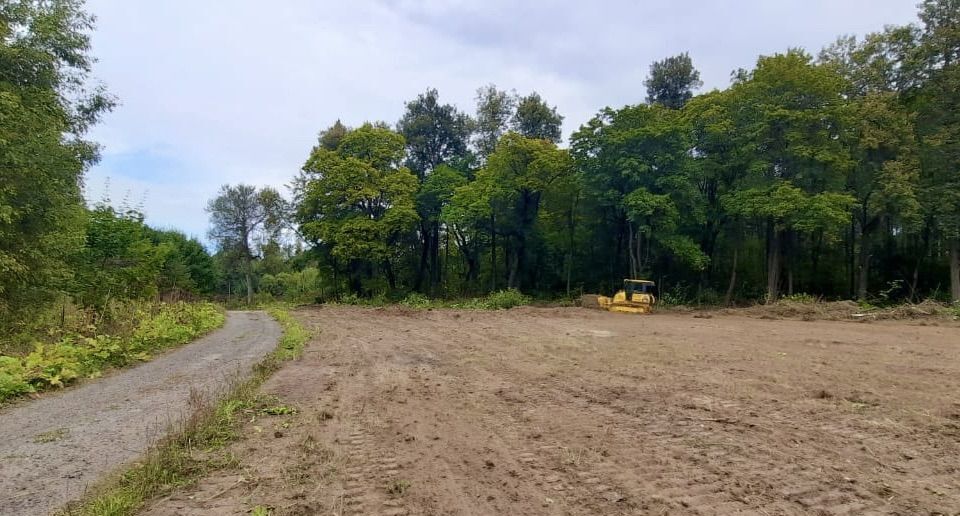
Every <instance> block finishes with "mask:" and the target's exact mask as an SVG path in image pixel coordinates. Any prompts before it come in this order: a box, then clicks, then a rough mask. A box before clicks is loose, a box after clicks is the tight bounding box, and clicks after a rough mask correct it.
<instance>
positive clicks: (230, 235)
mask: <svg viewBox="0 0 960 516" xmlns="http://www.w3.org/2000/svg"><path fill="white" fill-rule="evenodd" d="M286 211H287V208H286V202H285V201H284V200H283V197H281V196H280V194H279V192H277V191H276V190H274V189H273V188H269V187H265V188H260V189H258V188H256V187H254V186H250V185H245V184H239V185H236V186H231V185H223V186H222V187H221V188H220V193H219V194H218V195H217V197H216V198H214V199H212V200H211V201H210V203H209V204H208V205H207V212H208V213H209V214H210V224H211V228H210V238H211V239H212V240H213V241H215V242H216V243H217V247H218V248H219V250H220V251H221V252H222V253H225V254H226V255H228V256H233V257H234V258H235V259H236V260H237V261H238V262H239V265H240V269H241V271H242V274H243V277H244V281H245V283H246V289H247V303H248V304H249V303H253V259H254V258H255V254H254V250H255V249H256V246H257V241H258V240H261V241H266V240H269V239H270V238H271V237H274V238H275V237H276V235H277V234H278V233H279V232H280V231H281V229H282V227H283V225H284V223H285V220H286Z"/></svg>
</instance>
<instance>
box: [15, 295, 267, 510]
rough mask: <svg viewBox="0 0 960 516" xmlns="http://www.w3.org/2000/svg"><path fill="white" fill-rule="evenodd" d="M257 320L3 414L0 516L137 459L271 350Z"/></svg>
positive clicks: (234, 317) (79, 488)
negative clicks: (204, 401) (198, 406)
mask: <svg viewBox="0 0 960 516" xmlns="http://www.w3.org/2000/svg"><path fill="white" fill-rule="evenodd" d="M279 336H280V327H279V325H278V324H277V323H276V322H274V321H273V319H271V318H270V316H268V315H267V314H265V313H263V312H230V313H229V314H228V316H227V322H226V324H225V325H224V327H223V328H221V329H220V330H217V331H215V332H213V333H211V334H210V335H207V336H206V337H203V338H201V339H198V340H197V341H195V342H192V343H190V344H187V345H185V346H183V347H180V348H178V349H176V350H173V351H170V352H168V353H165V354H163V355H162V356H159V357H157V358H156V359H154V360H152V361H150V362H147V363H144V364H142V365H140V366H137V367H135V368H131V369H124V370H121V371H118V372H117V373H116V374H113V375H110V376H108V377H106V378H101V379H99V380H94V381H89V382H86V383H83V384H82V385H80V386H78V387H76V388H72V389H68V390H65V391H63V392H56V393H48V394H45V395H44V396H43V397H41V398H40V399H37V400H34V401H30V402H25V403H19V404H17V405H14V406H12V407H8V408H6V409H4V410H2V411H0V514H3V515H8V514H9V515H18V516H20V515H32V514H38V515H39V514H49V513H50V512H52V511H55V510H57V509H59V508H61V507H62V506H64V505H65V504H67V503H68V502H70V501H72V500H74V499H77V498H79V497H80V496H82V495H83V494H84V491H85V490H86V489H87V487H88V486H90V485H92V484H94V483H96V482H97V481H98V480H100V479H101V478H103V477H104V476H105V475H107V474H109V473H111V472H112V471H114V470H116V469H117V468H118V467H121V466H122V465H124V464H125V463H129V462H131V461H133V460H136V459H137V458H139V457H140V456H141V455H142V454H143V453H144V452H145V451H146V450H147V449H148V448H149V446H150V445H152V444H154V443H155V442H157V441H158V440H159V439H160V438H162V437H163V436H164V435H165V434H166V432H167V431H168V430H169V429H171V428H175V427H176V426H177V424H178V423H179V422H180V421H182V420H184V419H186V418H188V417H189V415H190V413H191V411H192V410H193V409H194V408H196V406H197V405H199V404H200V403H201V402H202V401H203V399H204V398H206V399H207V400H209V399H210V398H212V397H215V396H216V395H217V394H218V391H219V390H221V389H222V388H223V387H225V386H226V385H228V384H229V383H230V381H231V379H232V378H234V377H236V376H237V375H238V374H244V373H247V372H249V371H250V367H251V366H252V365H253V364H255V363H257V362H258V361H260V359H261V358H262V357H263V356H264V355H266V354H267V353H268V352H269V351H271V350H273V349H274V348H275V347H276V345H277V339H278V338H279Z"/></svg>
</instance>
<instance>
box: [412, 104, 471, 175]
mask: <svg viewBox="0 0 960 516" xmlns="http://www.w3.org/2000/svg"><path fill="white" fill-rule="evenodd" d="M471 125H472V123H471V120H470V117H468V116H467V115H466V114H464V113H461V112H460V111H459V110H458V109H457V108H456V107H455V106H453V105H451V104H440V100H439V94H438V93H437V90H436V89H433V88H430V89H428V90H427V91H426V92H424V93H421V94H420V95H419V96H417V98H416V99H414V100H411V101H410V102H407V105H406V111H405V112H404V114H403V118H401V119H400V121H399V122H397V132H399V133H400V134H401V135H403V138H404V139H405V140H406V144H407V167H408V168H409V169H410V170H412V171H413V172H415V173H416V174H417V177H418V178H419V179H420V181H421V182H422V181H423V179H424V177H426V175H427V174H429V173H430V171H431V170H433V169H434V168H435V167H436V166H437V165H440V164H441V163H446V162H448V161H449V160H451V159H453V158H456V157H460V156H462V155H464V154H466V152H467V143H468V142H469V138H470V132H471Z"/></svg>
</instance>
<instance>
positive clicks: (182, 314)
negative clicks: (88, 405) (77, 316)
mask: <svg viewBox="0 0 960 516" xmlns="http://www.w3.org/2000/svg"><path fill="white" fill-rule="evenodd" d="M130 316H131V317H132V321H137V324H136V326H135V327H134V329H133V330H132V331H131V332H130V333H128V334H122V335H108V334H99V333H96V330H95V329H94V330H93V333H94V335H93V336H84V335H82V334H67V335H63V336H61V337H60V338H59V339H58V340H57V341H56V342H53V343H43V342H37V343H36V344H35V345H34V349H33V351H32V352H30V353H28V354H26V355H25V356H20V357H17V356H0V401H3V400H5V399H9V398H11V397H14V396H18V395H21V394H25V393H30V392H37V391H42V390H46V389H50V388H53V387H64V386H65V385H67V384H70V383H72V382H74V381H76V380H77V379H80V378H89V377H95V376H98V375H99V374H100V372H101V371H103V370H104V369H106V368H111V367H123V366H126V365H129V364H131V363H134V362H138V361H143V360H148V359H149V358H150V353H154V352H157V351H162V350H164V349H167V348H170V347H173V346H176V345H179V344H183V343H186V342H189V341H191V340H193V339H195V338H197V337H198V336H200V335H203V334H205V333H207V332H209V331H211V330H213V329H215V328H218V327H220V326H221V325H222V324H223V321H224V314H223V311H222V310H221V309H220V308H218V307H217V306H216V305H213V304H210V303H197V304H188V303H173V304H166V303H163V304H159V305H156V306H151V305H141V306H140V307H138V308H137V309H136V310H135V311H133V312H131V313H130Z"/></svg>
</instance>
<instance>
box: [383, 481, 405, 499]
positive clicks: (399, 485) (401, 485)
mask: <svg viewBox="0 0 960 516" xmlns="http://www.w3.org/2000/svg"><path fill="white" fill-rule="evenodd" d="M408 490H410V482H408V481H406V480H402V479H397V480H394V481H393V482H390V483H389V484H387V494H389V495H390V496H403V495H405V494H407V491H408Z"/></svg>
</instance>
